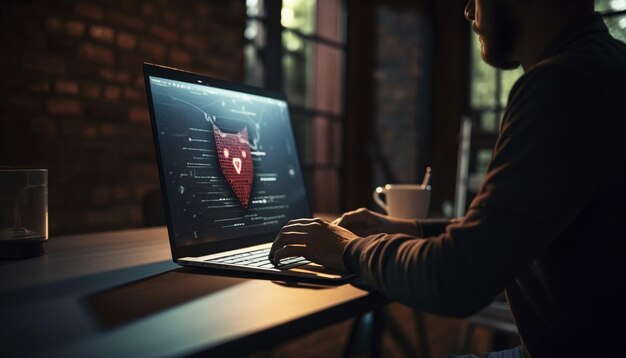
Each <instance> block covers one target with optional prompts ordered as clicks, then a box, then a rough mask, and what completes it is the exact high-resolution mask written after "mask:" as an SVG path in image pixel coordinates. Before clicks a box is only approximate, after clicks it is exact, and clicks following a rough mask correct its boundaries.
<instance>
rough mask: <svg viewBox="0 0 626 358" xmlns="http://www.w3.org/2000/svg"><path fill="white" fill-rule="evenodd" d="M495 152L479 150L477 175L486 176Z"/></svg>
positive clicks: (477, 154)
mask: <svg viewBox="0 0 626 358" xmlns="http://www.w3.org/2000/svg"><path fill="white" fill-rule="evenodd" d="M492 153H493V151H492V150H491V149H479V150H478V152H477V153H476V172H475V173H476V174H481V175H484V174H485V173H487V167H488V166H489V162H490V161H491V156H492Z"/></svg>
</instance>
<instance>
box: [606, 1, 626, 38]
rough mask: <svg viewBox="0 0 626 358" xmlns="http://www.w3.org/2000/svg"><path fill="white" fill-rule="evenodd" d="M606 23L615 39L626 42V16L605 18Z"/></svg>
mask: <svg viewBox="0 0 626 358" xmlns="http://www.w3.org/2000/svg"><path fill="white" fill-rule="evenodd" d="M625 1H626V0H625ZM604 23H606V26H607V27H608V28H609V32H610V33H611V35H613V37H615V38H616V39H618V40H620V41H622V42H626V15H625V16H615V17H607V18H604Z"/></svg>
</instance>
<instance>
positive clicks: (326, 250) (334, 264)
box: [269, 218, 358, 271]
mask: <svg viewBox="0 0 626 358" xmlns="http://www.w3.org/2000/svg"><path fill="white" fill-rule="evenodd" d="M357 238H358V236H356V235H355V234H353V233H352V232H350V231H348V230H346V229H345V228H342V227H340V226H337V225H335V224H332V223H329V222H327V221H325V220H322V219H319V218H316V219H298V220H292V221H290V222H289V223H288V224H287V225H285V227H283V229H282V230H281V231H280V233H279V234H278V236H277V237H276V239H275V240H274V244H272V248H271V250H270V254H269V259H270V261H271V262H273V263H274V264H277V263H278V262H279V261H280V260H281V259H284V258H286V257H292V256H302V257H304V258H306V259H307V260H311V261H313V262H316V263H318V264H320V265H323V266H325V267H327V268H329V269H333V270H340V271H346V267H345V266H344V264H343V251H344V249H345V247H346V246H347V245H348V242H350V241H352V240H354V239H357Z"/></svg>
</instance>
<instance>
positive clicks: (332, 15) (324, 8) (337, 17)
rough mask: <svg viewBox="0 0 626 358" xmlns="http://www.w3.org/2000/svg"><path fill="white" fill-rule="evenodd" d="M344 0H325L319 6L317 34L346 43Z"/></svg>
mask: <svg viewBox="0 0 626 358" xmlns="http://www.w3.org/2000/svg"><path fill="white" fill-rule="evenodd" d="M342 2H343V1H342V0H324V1H320V2H319V3H318V4H317V34H318V35H319V36H320V37H323V38H325V39H329V40H332V41H335V42H338V43H344V36H345V33H344V16H345V14H344V12H343V6H342V5H341V4H342Z"/></svg>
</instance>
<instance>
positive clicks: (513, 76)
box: [500, 66, 524, 107]
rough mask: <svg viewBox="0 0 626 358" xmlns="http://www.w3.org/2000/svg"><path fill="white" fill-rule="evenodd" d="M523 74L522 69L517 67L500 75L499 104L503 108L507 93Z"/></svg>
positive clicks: (507, 96)
mask: <svg viewBox="0 0 626 358" xmlns="http://www.w3.org/2000/svg"><path fill="white" fill-rule="evenodd" d="M523 74H524V69H523V68H522V66H519V67H518V68H516V69H515V70H508V71H502V73H501V82H500V83H501V87H500V88H501V92H500V104H501V105H502V107H504V106H505V105H506V104H507V102H508V100H509V92H511V88H513V85H514V84H515V82H517V79H518V78H520V77H521V76H522V75H523Z"/></svg>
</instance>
